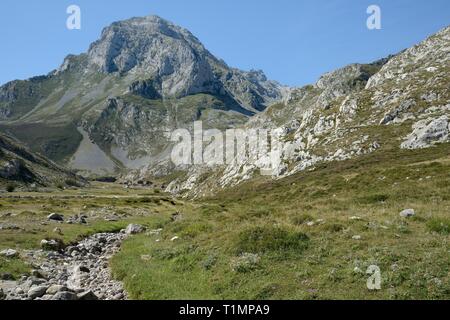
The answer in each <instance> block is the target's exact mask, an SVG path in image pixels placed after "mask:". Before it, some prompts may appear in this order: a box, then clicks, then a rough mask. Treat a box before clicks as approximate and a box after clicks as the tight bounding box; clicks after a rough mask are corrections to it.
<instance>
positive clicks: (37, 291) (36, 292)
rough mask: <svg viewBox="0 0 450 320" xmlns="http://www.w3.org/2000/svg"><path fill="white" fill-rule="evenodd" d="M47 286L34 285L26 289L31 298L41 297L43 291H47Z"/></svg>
mask: <svg viewBox="0 0 450 320" xmlns="http://www.w3.org/2000/svg"><path fill="white" fill-rule="evenodd" d="M47 289H48V287H47V286H36V287H32V288H31V289H30V290H29V291H28V297H29V298H31V299H36V298H40V297H42V296H43V295H44V294H45V292H46V291H47Z"/></svg>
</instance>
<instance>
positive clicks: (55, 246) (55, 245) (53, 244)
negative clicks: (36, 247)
mask: <svg viewBox="0 0 450 320" xmlns="http://www.w3.org/2000/svg"><path fill="white" fill-rule="evenodd" d="M41 248H42V249H44V250H49V251H59V250H61V249H62V248H63V244H62V242H61V241H60V240H54V239H51V240H47V239H44V240H42V241H41Z"/></svg>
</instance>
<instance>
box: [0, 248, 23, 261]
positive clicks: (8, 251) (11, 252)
mask: <svg viewBox="0 0 450 320" xmlns="http://www.w3.org/2000/svg"><path fill="white" fill-rule="evenodd" d="M18 255H19V253H18V252H17V251H16V250H13V249H6V250H3V251H1V252H0V256H2V257H5V258H8V259H11V258H15V257H17V256H18Z"/></svg>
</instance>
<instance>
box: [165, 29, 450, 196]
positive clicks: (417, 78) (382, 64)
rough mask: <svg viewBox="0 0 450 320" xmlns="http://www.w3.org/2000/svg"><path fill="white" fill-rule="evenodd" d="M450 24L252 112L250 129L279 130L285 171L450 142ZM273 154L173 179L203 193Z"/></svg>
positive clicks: (246, 175) (277, 171) (175, 186)
mask: <svg viewBox="0 0 450 320" xmlns="http://www.w3.org/2000/svg"><path fill="white" fill-rule="evenodd" d="M449 88H450V27H447V28H445V29H443V30H442V31H440V32H438V33H437V34H435V35H433V36H431V37H430V38H428V39H426V40H425V41H423V42H422V43H420V44H418V45H416V46H414V47H412V48H410V49H408V50H405V51H403V52H401V53H399V54H397V55H395V56H390V57H388V58H386V59H382V60H380V61H376V62H374V63H371V64H353V65H349V66H347V67H344V68H342V69H339V70H336V71H334V72H330V73H327V74H325V75H324V76H322V77H321V78H320V79H319V80H318V82H317V83H316V84H314V85H309V86H305V87H302V88H296V89H292V90H291V91H290V94H289V97H288V98H287V99H286V100H285V102H280V103H277V104H274V105H273V106H271V107H269V108H267V109H266V110H265V111H263V112H261V113H260V114H257V115H255V116H254V117H252V118H251V119H250V120H249V121H248V122H247V123H246V124H245V125H244V126H243V128H254V129H258V128H269V129H273V130H275V132H277V133H278V134H279V137H280V141H281V144H280V146H279V147H278V149H277V150H275V151H279V153H280V155H281V162H280V164H279V165H278V166H277V167H276V168H274V171H273V177H274V178H276V179H278V178H283V177H286V176H289V175H292V174H294V173H296V172H298V171H302V170H309V169H313V168H314V167H315V166H317V165H319V164H323V163H326V162H330V161H340V160H346V159H351V158H355V157H359V156H362V155H366V154H371V153H374V152H391V153H396V152H397V153H398V151H399V150H400V149H417V148H432V147H433V146H434V145H435V144H438V143H448V142H450V90H449ZM264 161H266V162H269V157H268V156H267V157H266V158H265V159H264V158H262V159H257V160H256V161H255V160H254V159H248V160H247V161H244V162H239V161H234V162H233V163H232V164H230V165H227V166H224V167H221V168H214V169H211V168H204V167H203V168H198V167H196V168H191V169H190V171H189V172H188V173H187V174H186V175H184V176H182V177H179V178H178V179H177V180H175V181H173V182H172V183H171V184H170V185H169V188H168V189H169V190H170V191H172V192H186V194H187V195H191V196H200V195H204V194H209V193H211V191H212V190H217V189H220V188H222V187H226V186H232V185H236V184H238V183H241V182H242V181H245V180H248V179H251V178H253V177H257V176H258V175H259V172H260V171H259V168H260V165H261V162H263V163H264Z"/></svg>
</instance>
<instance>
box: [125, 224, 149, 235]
mask: <svg viewBox="0 0 450 320" xmlns="http://www.w3.org/2000/svg"><path fill="white" fill-rule="evenodd" d="M144 231H145V228H144V227H143V226H141V225H139V224H130V225H128V227H127V228H126V229H125V233H126V234H138V233H142V232H144Z"/></svg>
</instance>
